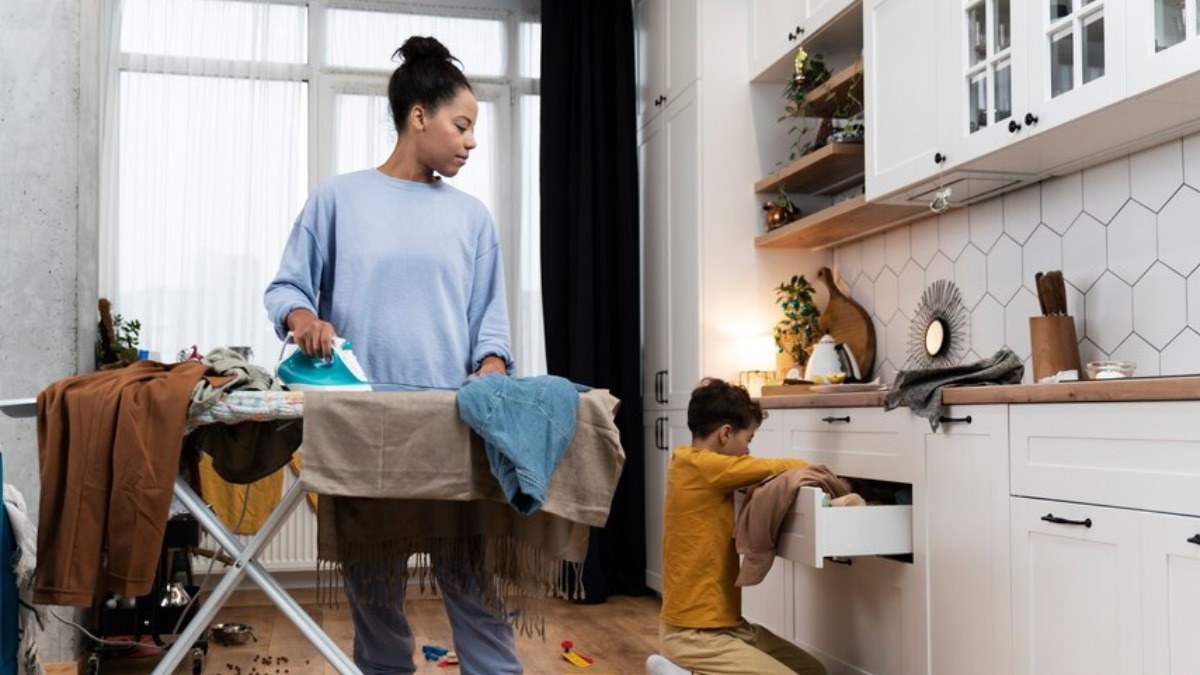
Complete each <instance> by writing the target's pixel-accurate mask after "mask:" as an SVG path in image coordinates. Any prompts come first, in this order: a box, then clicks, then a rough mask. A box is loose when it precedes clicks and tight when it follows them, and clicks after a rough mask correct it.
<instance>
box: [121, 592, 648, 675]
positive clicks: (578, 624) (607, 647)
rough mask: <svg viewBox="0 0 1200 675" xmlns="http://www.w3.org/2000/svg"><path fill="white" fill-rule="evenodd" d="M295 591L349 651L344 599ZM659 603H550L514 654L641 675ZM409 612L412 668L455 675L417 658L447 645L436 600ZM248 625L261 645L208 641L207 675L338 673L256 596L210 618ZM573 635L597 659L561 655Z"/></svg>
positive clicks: (132, 670) (137, 666)
mask: <svg viewBox="0 0 1200 675" xmlns="http://www.w3.org/2000/svg"><path fill="white" fill-rule="evenodd" d="M293 596H294V597H295V598H296V600H297V601H298V602H300V603H301V605H302V606H303V607H304V608H305V610H306V611H308V613H309V614H310V615H311V616H312V617H313V618H314V619H315V620H316V621H317V623H318V624H320V625H321V627H322V628H323V629H324V630H325V632H326V633H328V634H329V636H330V637H331V638H333V640H334V641H335V642H336V643H337V644H338V645H339V646H340V647H341V648H342V649H343V650H344V651H345V652H346V653H350V651H351V648H352V644H353V639H354V628H353V626H352V624H351V621H350V616H349V611H348V610H347V609H346V605H345V603H344V602H343V603H341V604H340V606H339V607H323V606H319V605H317V604H315V602H314V598H313V596H312V595H311V594H310V593H307V592H305V591H295V592H293ZM658 609H659V600H658V598H657V597H654V596H645V597H637V598H634V597H627V596H614V597H611V598H609V600H608V602H606V603H604V604H597V605H579V604H574V603H570V602H567V601H565V600H551V601H550V602H549V604H548V606H547V611H546V639H545V641H542V639H541V638H538V637H532V638H531V637H518V638H517V653H518V655H519V656H520V658H521V663H522V664H523V665H524V666H525V673H526V675H565V674H574V673H578V674H580V675H640V674H641V673H644V672H645V662H646V656H648V655H649V654H651V653H652V652H655V651H657V650H658ZM408 616H409V621H410V623H411V624H412V627H413V632H414V633H415V636H416V643H417V654H416V658H417V660H418V664H417V665H418V668H417V672H419V673H437V674H439V675H441V674H446V675H453V674H455V673H458V672H459V670H458V668H456V667H451V668H440V667H437V666H436V665H435V664H433V663H432V662H424V661H421V653H420V648H421V647H422V646H424V645H436V646H439V647H444V648H451V646H452V641H451V635H450V625H449V622H448V621H447V619H446V612H445V610H444V609H443V607H442V602H441V600H439V599H437V598H430V597H428V596H415V597H413V596H411V595H410V599H409V601H408ZM222 622H224V623H245V624H249V625H251V626H252V627H253V628H254V634H255V636H256V637H257V638H258V642H253V641H251V642H249V643H248V644H245V645H238V646H222V645H219V644H215V643H214V644H211V645H210V647H209V652H208V658H207V660H206V663H205V667H204V673H205V675H337V671H336V670H334V669H333V667H332V666H330V665H329V664H327V663H326V662H325V660H324V659H323V658H322V657H321V656H320V654H319V653H318V652H317V650H316V648H315V647H313V646H312V644H311V643H309V642H308V640H306V639H305V638H304V636H303V635H301V633H300V631H299V630H298V629H297V628H296V626H295V624H293V623H292V622H291V621H290V620H289V619H288V618H287V617H285V616H284V615H283V614H281V613H280V612H279V611H278V610H277V609H276V608H275V606H274V605H272V604H270V602H269V601H268V600H266V598H265V597H264V596H262V594H261V593H258V592H246V593H239V594H235V596H234V597H233V598H231V599H230V601H229V602H227V603H226V605H225V606H224V607H223V608H222V609H221V611H220V612H219V613H218V616H217V620H216V621H215V622H214V623H222ZM563 640H570V641H572V642H573V643H574V645H575V647H574V650H575V651H576V652H577V653H579V654H583V655H586V656H589V657H592V658H593V659H594V660H595V662H594V664H593V665H592V666H590V667H588V668H577V667H575V666H573V665H571V664H570V663H568V662H567V661H566V660H565V659H563V658H562V656H560V655H559V651H560V649H559V643H560V642H562V641H563ZM157 662H158V658H156V657H146V658H105V659H104V660H103V661H102V662H101V665H100V675H127V674H128V675H135V674H136V675H141V674H144V673H149V672H150V671H152V670H153V669H154V666H155V665H156V664H157ZM176 672H177V673H181V674H184V675H187V674H190V673H191V662H190V661H189V660H186V659H185V661H184V663H183V664H181V665H180V667H179V669H177V671H176Z"/></svg>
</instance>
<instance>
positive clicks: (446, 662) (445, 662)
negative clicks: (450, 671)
mask: <svg viewBox="0 0 1200 675" xmlns="http://www.w3.org/2000/svg"><path fill="white" fill-rule="evenodd" d="M457 665H458V654H455V653H454V652H446V653H445V654H443V655H442V657H441V658H440V659H438V662H437V667H438V668H449V667H450V666H457Z"/></svg>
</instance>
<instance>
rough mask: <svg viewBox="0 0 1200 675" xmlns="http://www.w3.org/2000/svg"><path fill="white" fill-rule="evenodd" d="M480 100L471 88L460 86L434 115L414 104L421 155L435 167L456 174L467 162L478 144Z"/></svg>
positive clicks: (435, 169)
mask: <svg viewBox="0 0 1200 675" xmlns="http://www.w3.org/2000/svg"><path fill="white" fill-rule="evenodd" d="M478 117H479V104H478V103H477V102H476V101H475V94H473V93H471V90H470V89H467V88H466V87H460V88H459V90H458V94H457V95H456V96H455V97H454V99H453V100H451V101H450V102H449V103H445V104H443V105H442V106H440V107H439V108H438V109H437V111H435V112H434V113H433V114H432V115H431V114H429V112H428V111H427V110H424V109H422V108H414V109H413V115H412V118H413V119H412V123H413V126H415V129H411V131H414V132H415V134H416V137H417V158H418V159H419V160H420V162H421V163H422V164H424V165H425V166H427V167H429V168H430V169H431V170H433V171H435V172H437V173H439V174H441V175H443V176H446V177H448V178H452V177H453V176H454V175H456V174H457V173H458V171H459V169H461V168H462V167H463V165H464V164H466V163H467V156H468V155H470V153H471V150H472V149H473V148H474V147H475V145H476V143H475V120H476V119H477V118H478Z"/></svg>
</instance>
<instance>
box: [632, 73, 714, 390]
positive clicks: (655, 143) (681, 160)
mask: <svg viewBox="0 0 1200 675" xmlns="http://www.w3.org/2000/svg"><path fill="white" fill-rule="evenodd" d="M699 86H700V85H699V84H698V83H695V84H694V85H693V86H692V87H690V88H689V89H687V90H685V91H684V92H682V93H681V94H680V95H678V96H677V97H676V98H675V99H674V100H673V101H671V103H670V104H668V105H667V107H666V110H665V111H664V112H663V114H662V115H660V116H658V117H657V118H655V119H653V120H651V122H650V123H649V124H648V125H646V127H644V128H643V129H642V138H641V143H640V145H639V157H640V160H641V163H642V166H641V169H642V171H641V181H642V194H643V196H642V218H643V220H642V236H643V247H644V250H643V256H644V260H643V269H644V270H645V285H644V289H643V302H644V305H643V324H642V325H643V335H644V344H645V349H644V352H643V360H642V361H643V366H642V377H643V379H642V387H643V391H642V398H643V401H645V403H646V406H647V407H649V408H651V409H664V408H677V409H678V408H686V406H687V401H688V398H689V396H690V395H691V391H692V389H693V388H694V387H695V386H696V383H697V382H698V381H699V380H700V353H699V352H700V344H699V340H700V317H699V313H700V298H699V289H700V232H699V228H698V225H697V224H698V222H699V218H700V214H699V204H700V195H699V194H698V191H699V188H700V157H699V151H698V148H699V144H700V113H699V105H698V100H697V96H698V90H699Z"/></svg>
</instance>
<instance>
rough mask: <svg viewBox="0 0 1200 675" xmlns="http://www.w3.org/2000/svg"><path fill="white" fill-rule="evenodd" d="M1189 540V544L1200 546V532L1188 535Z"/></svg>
mask: <svg viewBox="0 0 1200 675" xmlns="http://www.w3.org/2000/svg"><path fill="white" fill-rule="evenodd" d="M1187 541H1188V543H1189V544H1195V545H1197V546H1200V534H1193V535H1192V536H1190V537H1188V540H1187Z"/></svg>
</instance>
